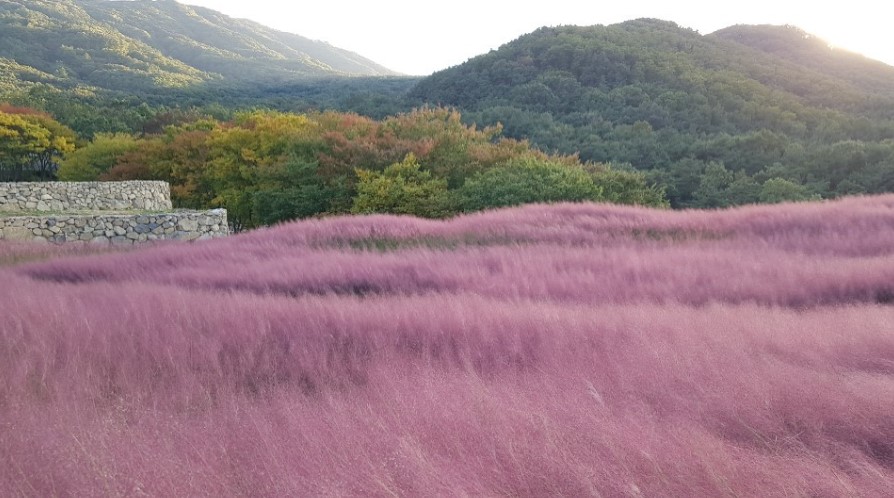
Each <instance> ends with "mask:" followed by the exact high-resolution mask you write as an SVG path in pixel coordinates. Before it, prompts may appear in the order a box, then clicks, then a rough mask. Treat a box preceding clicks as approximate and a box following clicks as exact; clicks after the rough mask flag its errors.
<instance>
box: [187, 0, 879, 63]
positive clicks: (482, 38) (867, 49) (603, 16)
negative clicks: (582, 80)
mask: <svg viewBox="0 0 894 498" xmlns="http://www.w3.org/2000/svg"><path fill="white" fill-rule="evenodd" d="M179 1H180V2H181V3H186V4H190V5H199V6H203V7H209V8H212V9H215V10H218V11H221V12H223V13H224V14H227V15H229V16H231V17H239V18H245V19H251V20H253V21H256V22H259V23H261V24H265V25H267V26H270V27H272V28H276V29H279V30H281V31H288V32H290V33H296V34H299V35H301V36H305V37H307V38H311V39H314V40H322V41H325V42H328V43H330V44H332V45H334V46H336V47H339V48H343V49H347V50H350V51H352V52H356V53H358V54H360V55H362V56H364V57H367V58H369V59H372V60H373V61H375V62H377V63H379V64H381V65H383V66H385V67H387V68H389V69H392V70H394V71H398V72H400V73H404V74H408V75H420V76H421V75H428V74H431V73H433V72H435V71H438V70H441V69H446V68H448V67H450V66H455V65H457V64H461V63H463V62H465V61H466V60H468V59H470V58H472V57H475V56H476V55H480V54H483V53H487V52H488V51H490V50H491V49H497V48H499V47H500V45H503V44H505V43H508V42H510V41H512V40H514V39H516V38H518V37H519V36H521V35H523V34H526V33H530V32H531V31H534V30H535V29H537V28H539V27H541V26H557V25H568V24H573V25H580V26H589V25H594V24H615V23H618V22H623V21H626V20H630V19H637V18H641V17H652V18H657V19H663V20H666V21H674V22H676V23H677V24H679V25H680V26H683V27H686V28H691V29H695V30H697V31H698V32H700V33H702V34H708V33H711V32H713V31H716V30H718V29H721V28H725V27H727V26H732V25H734V24H791V25H795V26H798V27H799V28H802V29H804V30H805V31H807V32H809V33H811V34H813V35H816V36H818V37H819V38H822V39H824V40H826V41H827V42H829V43H830V44H831V45H832V46H835V47H839V48H842V49H846V50H850V51H854V52H858V53H861V54H863V55H866V56H867V57H871V58H873V59H878V60H881V61H884V62H886V63H888V64H891V65H894V35H892V33H894V30H891V19H890V17H889V16H888V15H887V10H888V9H887V7H885V2H880V1H878V0H869V1H867V0H850V1H848V2H842V1H837V2H826V1H823V0H819V1H812V2H803V1H797V2H789V1H786V0H775V1H770V0H749V1H747V2H743V1H738V2H735V3H733V2H720V1H714V2H705V1H690V0H676V1H673V2H672V1H668V0H647V1H637V0H614V1H608V2H595V1H587V0H549V1H539V2H526V1H524V0H522V1H502V0H450V1H439V2H437V3H435V2H424V1H421V0H376V1H357V0H352V1H349V0H322V1H319V0H318V1H310V2H297V1H296V2H290V1H288V0H179Z"/></svg>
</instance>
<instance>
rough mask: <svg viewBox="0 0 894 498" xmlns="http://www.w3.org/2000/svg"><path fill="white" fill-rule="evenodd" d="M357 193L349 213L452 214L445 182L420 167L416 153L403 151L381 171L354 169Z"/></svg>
mask: <svg viewBox="0 0 894 498" xmlns="http://www.w3.org/2000/svg"><path fill="white" fill-rule="evenodd" d="M357 177H358V178H359V182H358V183H357V196H356V197H355V198H354V206H353V208H352V209H351V212H353V213H355V214H366V213H394V214H410V215H413V216H422V217H426V218H442V217H444V216H448V215H450V214H453V213H454V209H453V207H452V206H451V201H450V197H449V195H448V192H447V181H446V180H444V179H441V178H434V177H433V176H432V174H431V173H430V172H428V171H424V170H422V169H421V166H420V165H419V162H418V161H417V160H416V156H415V155H413V154H412V153H410V154H407V156H406V157H405V158H404V160H403V161H401V162H399V163H395V164H392V165H391V166H388V167H387V168H385V170H384V171H383V172H381V173H377V172H374V171H369V170H357Z"/></svg>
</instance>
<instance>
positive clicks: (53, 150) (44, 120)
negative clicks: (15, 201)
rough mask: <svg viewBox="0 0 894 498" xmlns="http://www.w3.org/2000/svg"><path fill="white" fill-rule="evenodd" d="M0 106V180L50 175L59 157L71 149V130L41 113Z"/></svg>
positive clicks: (46, 178) (37, 178)
mask: <svg viewBox="0 0 894 498" xmlns="http://www.w3.org/2000/svg"><path fill="white" fill-rule="evenodd" d="M0 109H5V111H4V110H0V180H3V181H22V180H52V179H54V178H55V176H56V170H57V169H58V161H59V159H60V158H61V157H62V156H63V155H64V154H66V153H69V152H72V151H73V150H74V149H75V139H76V137H75V134H74V132H73V131H71V129H69V128H67V127H65V126H63V125H62V124H60V123H58V122H57V121H56V120H54V119H53V118H52V117H50V116H49V115H48V114H45V113H40V112H37V111H33V110H31V109H26V108H13V107H11V106H6V105H4V106H0ZM7 111H8V112H7Z"/></svg>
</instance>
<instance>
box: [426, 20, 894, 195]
mask: <svg viewBox="0 0 894 498" xmlns="http://www.w3.org/2000/svg"><path fill="white" fill-rule="evenodd" d="M411 96H412V98H414V99H416V101H417V102H419V103H429V104H443V105H450V106H457V107H459V108H460V109H462V110H463V111H464V116H465V118H466V119H467V120H469V121H474V122H476V123H478V124H480V125H490V124H494V123H497V122H499V123H502V124H503V126H504V132H505V134H507V135H508V136H510V137H513V138H528V139H530V140H532V141H533V142H534V143H535V144H536V145H538V146H539V147H541V148H543V149H546V150H550V151H559V152H565V153H569V154H573V153H578V154H580V156H581V158H583V159H585V160H594V161H602V162H613V163H628V164H630V165H632V166H633V167H635V168H637V169H641V170H646V171H649V172H650V173H651V174H652V175H653V177H654V178H655V179H656V181H658V182H660V183H662V184H664V185H665V186H667V188H668V194H669V196H670V197H671V199H672V202H673V203H674V205H676V206H680V207H683V206H700V207H710V206H714V205H718V203H720V205H723V203H725V202H734V203H742V202H752V201H755V202H756V201H757V199H756V197H755V195H756V192H757V191H758V190H759V188H758V187H760V184H762V183H763V182H765V181H766V180H771V179H778V180H780V181H782V180H784V181H786V182H789V183H790V184H791V185H789V186H792V185H793V186H795V187H798V188H802V189H803V191H802V193H803V194H805V195H808V196H810V195H813V196H820V197H834V196H837V195H843V194H854V193H872V192H877V191H890V190H892V189H894V143H892V141H891V138H892V137H894V67H891V66H888V65H885V64H883V63H881V62H878V61H873V60H870V59H867V58H865V57H862V56H859V55H857V54H852V53H848V52H845V51H841V50H837V49H832V48H830V47H829V46H828V44H826V43H824V42H822V41H821V40H819V39H818V38H816V37H813V36H811V35H809V34H807V33H805V32H803V31H801V30H799V29H797V28H793V27H791V26H734V27H730V28H727V29H724V30H720V31H718V32H716V33H712V34H709V35H702V34H699V33H698V32H696V31H693V30H690V29H685V28H682V27H680V26H678V25H676V24H674V23H671V22H667V21H661V20H655V19H638V20H633V21H628V22H624V23H620V24H616V25H610V26H601V25H600V26H588V27H581V26H560V27H549V28H541V29H538V30H537V31H535V32H533V33H530V34H527V35H524V36H522V37H520V38H518V39H516V40H514V41H512V42H510V43H507V44H505V45H503V46H502V47H500V48H499V49H498V50H494V51H491V52H490V53H487V54H484V55H481V56H478V57H475V58H473V59H470V60H469V61H467V62H466V63H464V64H461V65H458V66H455V67H452V68H449V69H446V70H444V71H440V72H438V73H435V74H433V75H431V76H430V77H428V78H425V79H423V80H421V81H420V82H419V83H418V84H417V85H416V87H415V88H414V89H413V90H412V91H411ZM833 161H834V162H833ZM708 173H710V174H712V175H714V177H710V175H709V178H708V179H706V178H705V175H706V174H708ZM711 182H714V184H712V183H711ZM735 182H738V183H737V184H736V183H735ZM715 184H716V185H715ZM717 185H720V187H722V188H721V190H723V189H730V188H732V189H734V190H736V189H738V190H736V192H733V193H731V192H725V193H724V192H721V193H720V194H718V193H717V192H713V191H712V192H708V190H711V189H714V190H717V188H715V187H716V186H717ZM720 187H718V188H720ZM700 189H701V190H700ZM721 194H723V195H727V194H728V195H727V197H726V198H725V197H723V195H721ZM734 194H735V195H734ZM731 197H735V198H736V199H737V200H735V201H729V198H731Z"/></svg>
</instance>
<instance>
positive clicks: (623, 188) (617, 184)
mask: <svg viewBox="0 0 894 498" xmlns="http://www.w3.org/2000/svg"><path fill="white" fill-rule="evenodd" d="M584 169H585V170H586V171H587V172H588V173H589V174H590V177H591V178H592V179H593V183H595V184H596V185H598V186H599V187H601V188H602V196H603V197H604V198H605V200H606V201H608V202H612V203H615V204H634V205H638V206H651V207H660V208H667V207H670V203H669V202H668V200H667V197H666V196H665V195H664V188H663V187H659V186H657V185H654V184H649V182H648V181H647V180H646V175H645V174H644V173H642V172H640V171H633V170H621V169H614V168H611V167H609V166H608V165H604V164H587V165H585V166H584Z"/></svg>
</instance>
